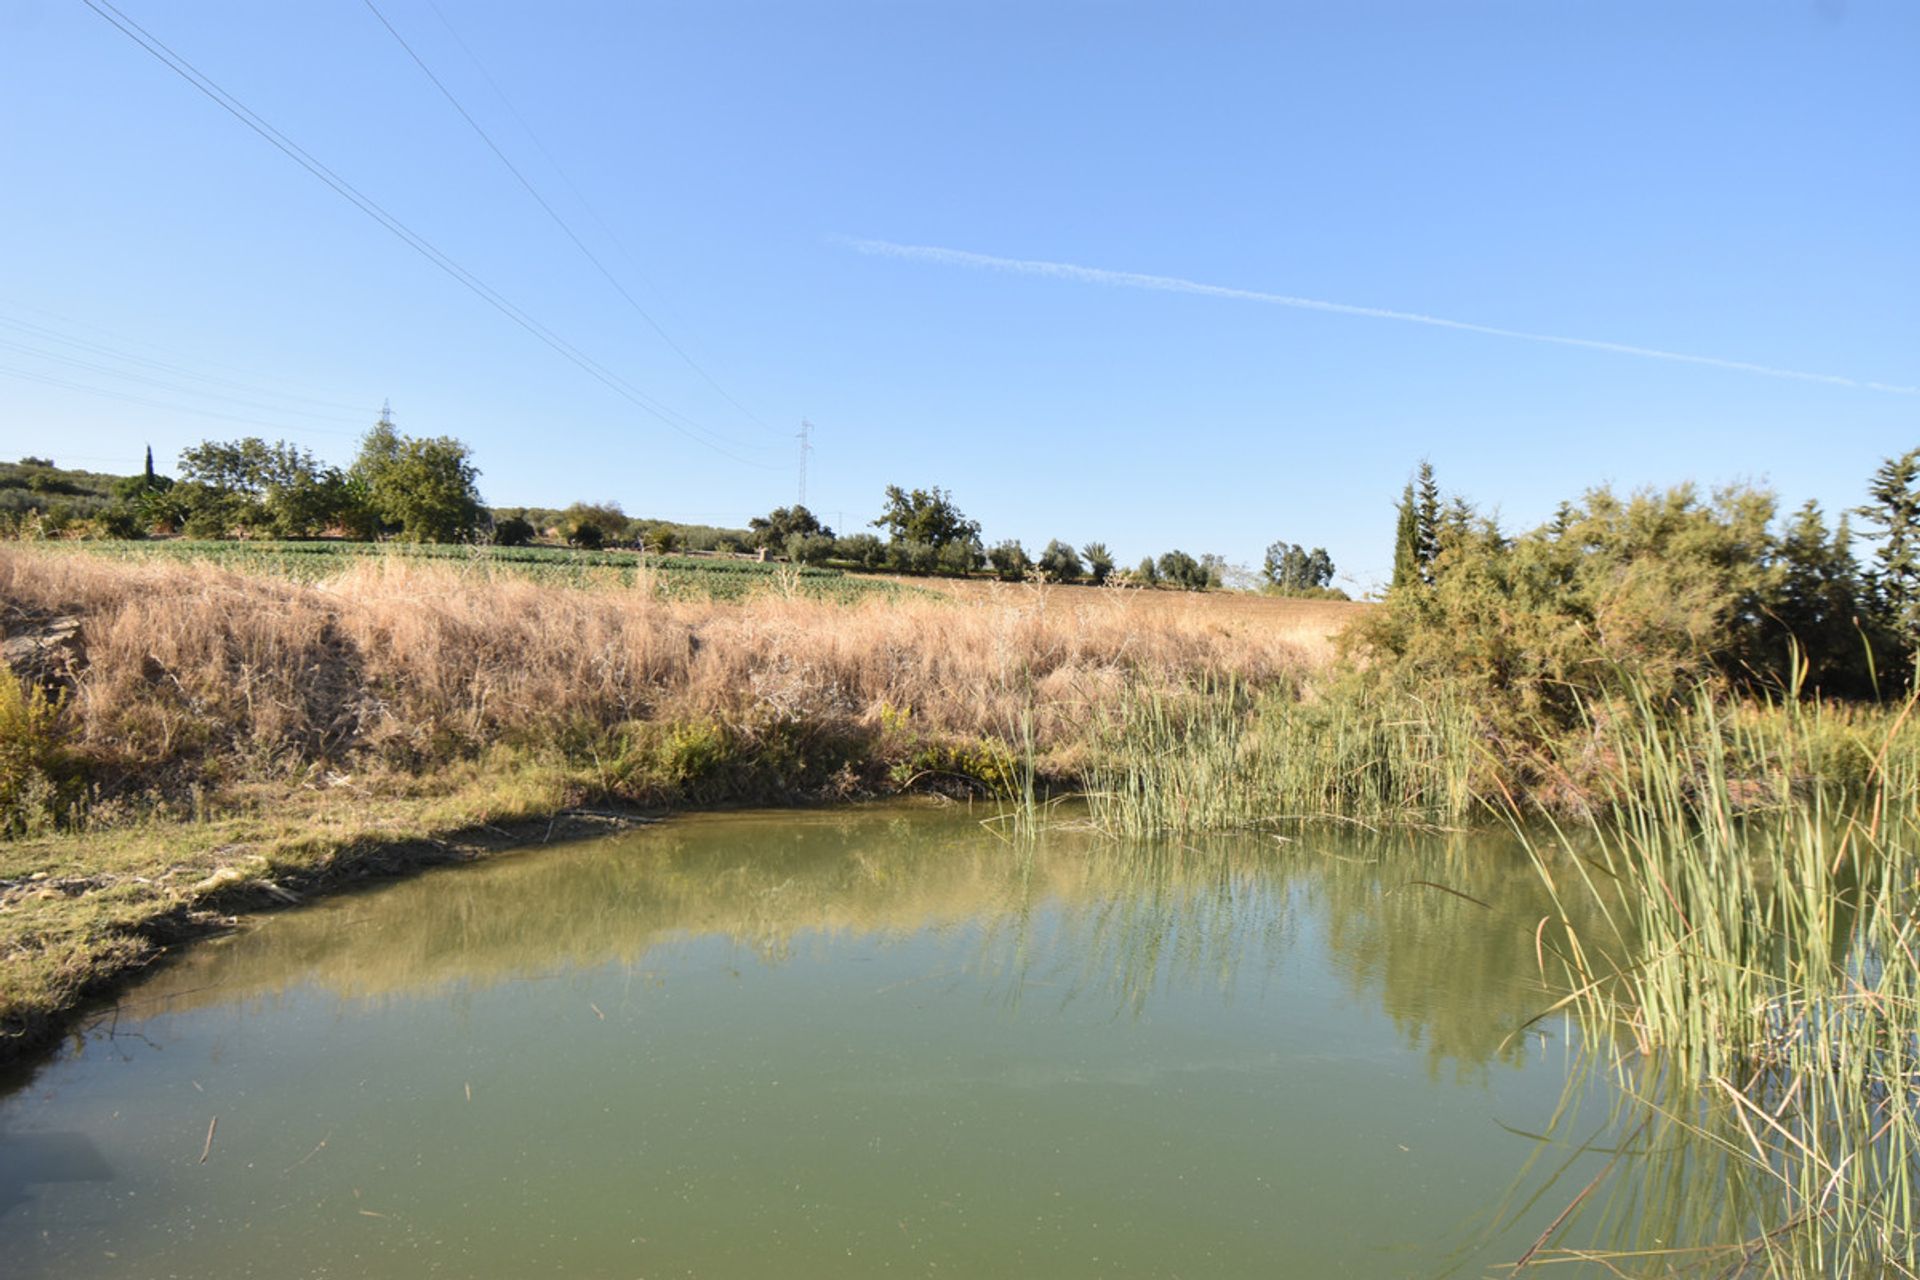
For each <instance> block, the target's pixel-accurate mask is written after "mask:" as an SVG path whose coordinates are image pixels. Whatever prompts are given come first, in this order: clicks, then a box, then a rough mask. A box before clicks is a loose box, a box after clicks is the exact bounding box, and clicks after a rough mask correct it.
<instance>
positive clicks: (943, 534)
mask: <svg viewBox="0 0 1920 1280" xmlns="http://www.w3.org/2000/svg"><path fill="white" fill-rule="evenodd" d="M873 526H874V527H875V528H877V529H885V530H886V531H887V535H888V537H890V538H891V539H892V540H893V541H895V542H918V543H925V544H926V545H927V546H930V547H934V548H939V547H944V546H946V545H947V544H948V543H952V542H978V541H979V540H980V522H979V521H977V520H969V519H967V518H966V516H964V515H962V514H961V512H960V508H958V507H956V506H954V505H953V496H952V495H951V494H949V493H948V492H947V491H946V490H945V489H940V488H934V489H915V490H913V491H912V492H911V493H909V492H908V491H906V490H904V489H902V488H901V487H900V486H899V485H893V484H890V485H888V486H887V506H886V510H885V511H883V512H882V513H881V515H880V518H879V519H878V520H875V521H874V522H873Z"/></svg>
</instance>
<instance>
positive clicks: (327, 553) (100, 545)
mask: <svg viewBox="0 0 1920 1280" xmlns="http://www.w3.org/2000/svg"><path fill="white" fill-rule="evenodd" d="M46 545H49V546H54V547H58V548H59V549H61V550H66V551H82V552H86V553H88V554H90V555H98V556H105V557H109V558H112V559H118V560H179V561H207V562H211V563H214V564H218V565H220V566H221V567H223V568H228V569H235V570H238V571H241V572H245V573H270V574H275V575H278V576H281V577H287V578H295V579H298V580H300V581H303V582H312V581H317V580H319V579H321V578H326V577H330V576H332V575H333V574H336V573H339V572H341V571H342V570H344V569H346V568H347V567H348V566H350V565H352V564H353V563H355V562H356V561H360V560H367V559H381V558H391V559H396V560H404V561H408V562H411V563H421V562H426V563H432V564H436V565H444V566H447V567H450V568H456V569H472V570H475V571H480V572H506V573H511V574H514V575H516V576H518V577H524V578H530V579H532V580H534V581H536V582H545V583H553V584H555V585H560V586H611V585H619V586H627V587H631V586H633V585H634V584H635V582H636V581H639V580H641V579H642V578H643V577H644V578H645V580H646V581H648V582H650V583H651V584H652V586H653V589H654V590H655V591H657V592H658V593H659V594H660V595H661V596H662V597H664V598H667V599H675V600H740V599H744V598H746V597H748V596H751V595H758V594H763V593H767V592H775V591H782V592H794V593H797V594H800V595H805V596H810V597H813V598H815V599H826V600H838V601H843V602H851V601H854V600H859V599H864V598H866V597H869V596H874V595H888V596H891V595H897V594H898V593H899V592H900V590H901V588H900V587H898V586H896V585H895V584H893V583H890V582H882V581H876V580H874V579H871V578H863V577H857V576H854V575H852V574H847V573H843V572H841V571H840V570H838V569H816V568H807V567H794V566H789V565H784V564H763V563H760V562H759V561H755V560H727V559H708V558H706V557H696V556H652V555H650V556H646V557H645V558H644V559H643V558H642V557H641V556H640V555H638V554H637V553H634V552H629V551H574V550H571V549H568V548H565V547H478V546H445V545H432V544H426V545H414V544H408V543H392V542H390V543H367V542H194V541H187V540H182V539H167V540H154V541H138V542H115V541H73V542H59V543H53V544H46Z"/></svg>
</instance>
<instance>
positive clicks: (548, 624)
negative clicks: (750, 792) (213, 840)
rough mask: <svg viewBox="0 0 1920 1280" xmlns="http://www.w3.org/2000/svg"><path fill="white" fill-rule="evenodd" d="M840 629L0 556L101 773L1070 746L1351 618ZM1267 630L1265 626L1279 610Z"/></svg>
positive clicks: (1282, 677)
mask: <svg viewBox="0 0 1920 1280" xmlns="http://www.w3.org/2000/svg"><path fill="white" fill-rule="evenodd" d="M981 586H982V589H981V590H979V591H978V592H974V593H970V594H969V596H967V597H966V598H957V597H928V596H919V597H915V598H905V599H896V600H888V599H874V600H868V601H865V602H863V603H859V604H854V605H842V604H834V603H828V602H823V601H818V600H811V599H806V598H798V597H788V596H783V595H782V594H780V593H779V592H778V591H777V590H776V591H772V592H769V593H767V594H765V595H761V596H758V597H755V598H753V599H750V600H748V601H746V602H744V603H738V604H722V603H711V602H688V601H668V600H662V599H660V598H658V597H657V596H656V595H655V594H653V593H651V592H649V591H647V590H644V589H633V588H628V589H620V588H606V589H592V588H587V589H582V588H569V587H556V586H551V585H543V584H536V583H532V582H528V581H525V580H523V579H519V578H516V577H513V576H511V575H505V574H493V573H489V572H487V571H486V570H484V569H472V568H465V569H463V568H459V567H441V566H437V565H431V564H421V563H418V562H408V561H403V560H399V559H392V560H375V561H370V562H362V563H355V564H352V565H350V566H349V567H347V568H346V570H345V571H344V572H342V573H341V574H339V575H337V576H335V577H332V578H328V579H326V580H323V581H321V582H318V583H314V584H303V583H298V582H292V581H288V580H285V579H281V578H274V577H267V576H254V575H248V574H246V573H243V572H235V571H232V570H227V569H222V568H219V567H217V566H214V565H209V564H199V563H194V564H171V563H157V562H155V563H125V562H117V561H102V560H99V559H96V558H93V557H89V556H81V555H73V554H61V553H58V552H48V551H44V550H39V549H31V548H22V547H6V548H0V601H4V602H5V606H4V607H5V615H4V616H5V623H4V625H5V626H6V627H7V629H8V631H9V632H10V633H14V632H20V631H22V630H30V629H31V627H32V626H33V625H35V624H36V623H39V622H44V621H45V620H46V619H49V618H53V617H58V616H73V617H78V618H79V619H80V620H81V625H82V633H83V639H84V645H85V654H86V667H85V670H84V671H83V673H82V674H81V675H80V677H79V679H78V680H77V682H76V684H75V687H74V688H73V690H72V694H71V701H70V706H69V716H70V723H71V727H72V732H73V734H74V744H75V745H76V746H77V747H78V748H79V749H80V750H81V751H82V752H83V753H84V754H85V755H86V756H87V757H88V758H89V759H90V760H91V761H92V762H93V763H94V766H95V769H96V774H97V775H98V776H102V777H109V778H110V777H114V776H118V777H121V778H124V779H134V778H143V777H150V776H152V775H154V774H155V772H156V771H161V770H164V769H166V768H167V767H169V765H170V764H172V763H174V762H180V761H204V760H206V759H208V758H215V757H217V758H221V759H224V760H226V761H228V762H230V768H233V769H237V770H238V772H240V773H243V774H246V775H248V776H256V777H257V776H263V775H268V774H273V773H276V772H279V773H285V772H287V771H289V770H298V769H303V768H310V767H312V766H316V765H326V766H329V767H336V766H339V765H341V764H342V763H344V762H350V761H354V760H366V759H377V760H379V761H381V762H383V763H386V764H397V765H401V766H404V767H407V768H421V767H425V766H430V765H432V764H434V763H436V762H440V761H445V760H449V759H456V758H470V757H472V756H473V755H474V754H476V753H477V752H480V751H483V750H485V749H487V748H489V747H492V746H494V745H496V744H499V743H502V742H506V743H515V744H532V743H537V742H539V741H542V740H545V739H550V738H552V737H553V736H554V735H556V734H560V733H563V732H573V733H578V732H580V731H581V730H583V729H585V730H593V729H605V728H608V727H611V726H617V725H621V724H625V723H630V722H634V721H655V722H663V723H673V722H685V721H690V720H695V719H708V720H716V721H719V722H723V723H730V724H743V725H754V724H765V723H769V722H787V723H816V724H837V725H842V726H847V727H859V728H867V729H875V728H878V727H879V726H880V725H881V724H882V723H883V722H888V723H891V724H893V725H896V726H897V725H899V724H902V723H907V724H911V725H912V727H913V729H914V730H915V732H916V733H919V734H922V735H932V736H935V737H940V736H946V737H954V738H964V737H979V736H983V735H998V736H1007V735H1009V734H1010V732H1011V731H1012V729H1013V727H1014V726H1016V725H1018V724H1020V723H1021V721H1022V717H1023V715H1028V714H1030V715H1031V716H1032V718H1033V722H1034V727H1035V733H1036V737H1037V740H1038V745H1039V746H1040V747H1041V748H1042V749H1043V750H1056V749H1060V748H1063V747H1067V746H1070V745H1071V743H1072V741H1073V740H1074V739H1076V738H1077V737H1079V736H1080V735H1081V734H1082V733H1083V732H1084V729H1085V726H1086V724H1087V721H1088V719H1089V712H1090V710H1091V709H1092V708H1093V707H1095V706H1098V705H1101V704H1102V703H1104V702H1106V701H1108V700H1110V699H1111V698H1113V697H1114V696H1115V694H1116V693H1117V691H1118V690H1119V688H1120V687H1121V685H1122V684H1123V683H1126V682H1128V681H1133V682H1136V683H1139V682H1144V683H1145V684H1146V685H1148V686H1153V687H1170V688H1171V687H1184V686H1188V685H1191V684H1193V683H1196V682H1199V681H1202V680H1206V679H1211V678H1217V677H1220V676H1222V675H1225V674H1228V673H1231V674H1232V676H1233V677H1234V679H1235V680H1237V681H1238V682H1239V683H1240V684H1242V685H1243V686H1247V687H1253V688H1262V687H1275V686H1282V685H1286V684H1290V683H1292V682H1294V681H1295V680H1297V679H1298V678H1299V677H1300V675H1301V674H1302V673H1304V672H1305V671H1307V670H1309V669H1310V668H1312V667H1313V666H1315V665H1316V664H1317V663H1319V662H1321V661H1324V660H1325V658H1326V657H1327V656H1328V655H1329V654H1330V653H1331V650H1332V639H1331V637H1332V635H1333V633H1334V632H1335V631H1336V630H1337V628H1338V626H1339V625H1340V624H1341V622H1342V621H1343V620H1344V619H1345V618H1346V617H1348V616H1350V612H1351V610H1352V609H1354V608H1355V606H1329V605H1325V604H1318V603H1311V604H1309V603H1298V602H1286V601H1267V600H1246V601H1242V600H1240V599H1237V598H1233V597H1225V596H1218V595H1208V596H1185V595H1176V594H1174V593H1152V592H1130V591H1116V590H1093V589H1077V588H1059V587H1056V588H1035V587H997V586H989V585H988V584H981ZM1276 606H1278V607H1276Z"/></svg>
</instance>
